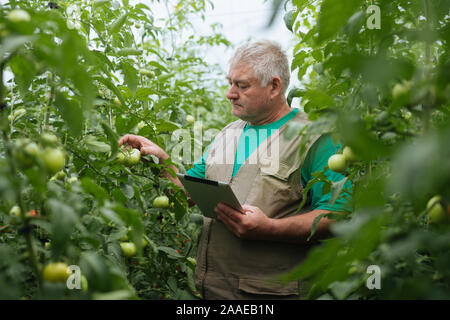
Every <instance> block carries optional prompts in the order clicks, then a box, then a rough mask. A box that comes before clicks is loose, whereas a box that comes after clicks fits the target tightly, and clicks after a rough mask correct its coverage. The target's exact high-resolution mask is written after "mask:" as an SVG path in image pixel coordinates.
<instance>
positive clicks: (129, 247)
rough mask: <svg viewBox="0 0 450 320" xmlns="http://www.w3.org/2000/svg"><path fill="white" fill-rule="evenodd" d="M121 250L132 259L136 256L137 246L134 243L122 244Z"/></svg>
mask: <svg viewBox="0 0 450 320" xmlns="http://www.w3.org/2000/svg"><path fill="white" fill-rule="evenodd" d="M120 248H121V249H122V253H123V255H124V256H125V257H127V258H131V257H133V256H135V255H136V245H135V244H134V243H133V242H121V243H120Z"/></svg>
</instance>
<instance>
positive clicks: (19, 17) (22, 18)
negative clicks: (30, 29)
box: [7, 9, 31, 23]
mask: <svg viewBox="0 0 450 320" xmlns="http://www.w3.org/2000/svg"><path fill="white" fill-rule="evenodd" d="M7 19H8V20H9V21H11V22H13V23H20V22H28V21H30V20H31V17H30V14H29V13H28V12H26V11H25V10H22V9H14V10H11V11H10V12H9V13H8V15H7Z"/></svg>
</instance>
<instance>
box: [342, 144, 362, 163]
mask: <svg viewBox="0 0 450 320" xmlns="http://www.w3.org/2000/svg"><path fill="white" fill-rule="evenodd" d="M342 154H343V155H344V157H345V159H347V161H349V162H354V161H357V160H358V157H357V156H356V154H355V153H354V152H353V150H352V149H351V148H350V147H349V146H346V147H344V150H343V152H342Z"/></svg>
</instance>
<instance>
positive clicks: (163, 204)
mask: <svg viewBox="0 0 450 320" xmlns="http://www.w3.org/2000/svg"><path fill="white" fill-rule="evenodd" d="M153 207H155V208H162V209H167V208H168V207H169V198H167V197H166V196H160V197H156V198H155V200H153Z"/></svg>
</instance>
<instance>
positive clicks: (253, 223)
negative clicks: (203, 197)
mask: <svg viewBox="0 0 450 320" xmlns="http://www.w3.org/2000/svg"><path fill="white" fill-rule="evenodd" d="M242 209H243V210H242V211H243V212H241V211H237V210H235V209H233V208H231V207H230V206H228V205H226V204H224V203H219V204H218V205H217V206H216V208H215V209H214V211H215V212H216V213H217V217H218V219H219V220H220V221H222V222H223V224H224V225H225V226H226V227H227V228H228V229H229V230H230V231H231V232H233V233H234V234H235V235H236V236H237V237H238V238H241V239H253V240H264V239H268V238H270V232H271V231H272V226H273V221H272V219H271V218H269V217H267V216H266V215H265V214H264V212H262V210H261V209H260V208H258V207H254V206H250V205H246V204H245V205H243V206H242Z"/></svg>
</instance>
